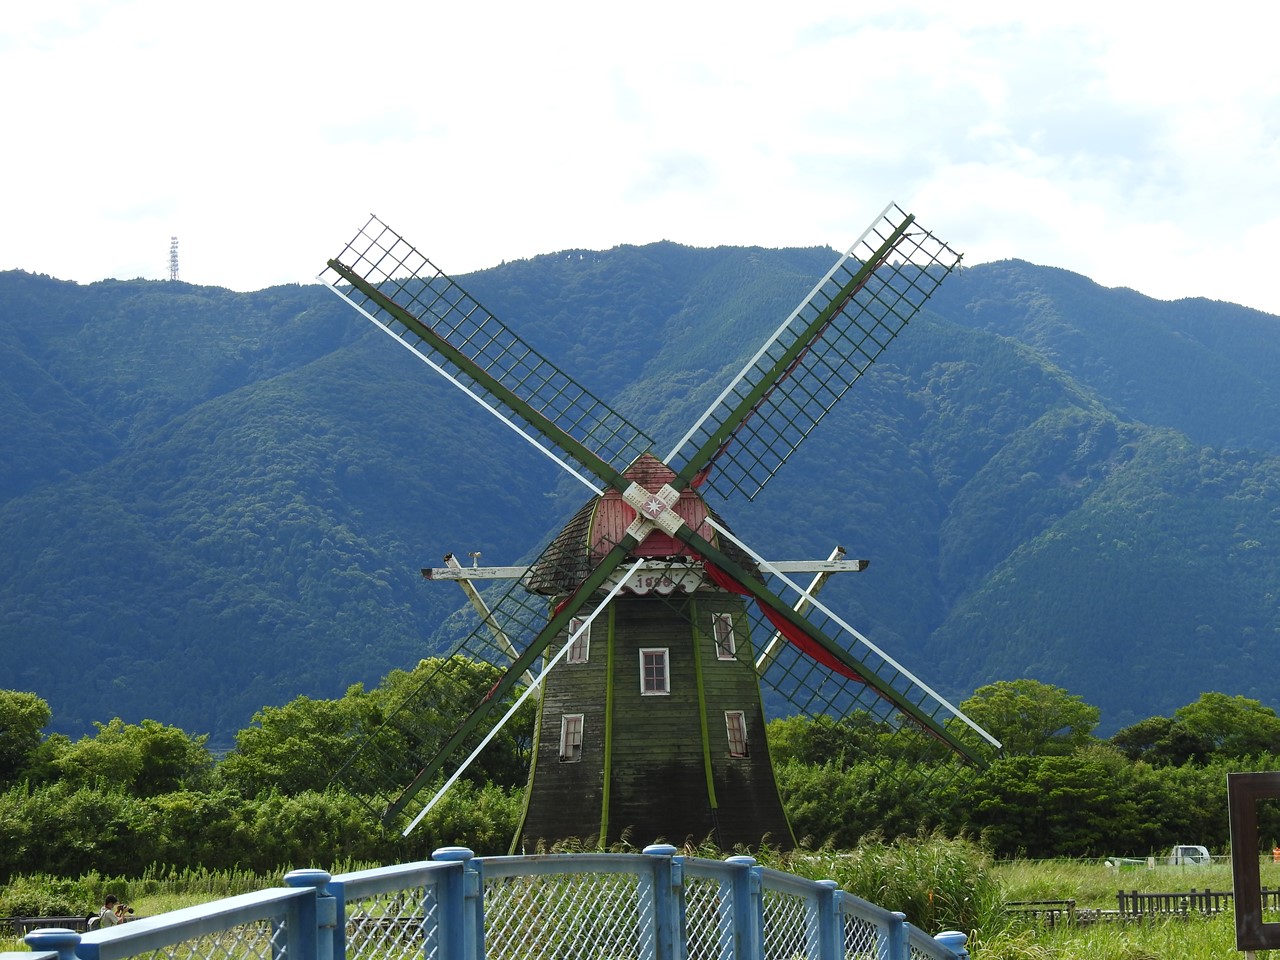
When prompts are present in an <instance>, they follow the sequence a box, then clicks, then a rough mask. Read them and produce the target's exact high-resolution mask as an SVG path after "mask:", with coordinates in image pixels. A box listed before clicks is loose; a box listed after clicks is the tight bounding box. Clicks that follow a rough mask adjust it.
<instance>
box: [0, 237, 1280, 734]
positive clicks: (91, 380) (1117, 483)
mask: <svg viewBox="0 0 1280 960" xmlns="http://www.w3.org/2000/svg"><path fill="white" fill-rule="evenodd" d="M834 256H835V254H834V253H833V252H832V251H830V250H825V249H803V250H800V249H793V250H764V249H758V248H716V249H711V250H705V249H693V248H688V247H682V246H679V245H677V244H672V243H659V244H652V245H649V246H644V247H619V248H616V249H614V250H610V251H607V252H593V251H585V250H583V251H578V250H574V251H564V252H561V253H557V254H550V255H546V256H542V257H537V258H533V259H530V260H524V261H518V262H513V263H507V264H504V265H502V266H500V267H495V268H493V269H490V270H486V271H482V272H479V273H476V274H473V275H470V276H467V277H464V278H461V279H462V282H463V284H464V285H465V286H466V287H467V288H468V289H469V290H470V291H471V292H472V293H473V294H475V295H476V296H477V297H478V298H479V299H480V300H481V301H482V302H484V303H485V305H486V306H487V307H489V308H490V309H491V310H492V311H494V312H495V313H496V314H498V315H499V316H501V317H503V318H504V319H505V320H506V321H507V322H508V323H509V324H510V325H511V326H513V327H514V328H516V329H517V330H518V331H519V332H520V333H521V334H522V335H524V336H525V338H526V339H528V340H529V341H531V342H532V343H533V344H535V345H536V346H537V347H538V348H539V349H540V350H541V351H542V352H543V353H544V354H545V355H547V356H548V357H550V358H551V359H552V360H554V361H555V362H556V363H557V364H559V365H560V366H561V367H562V368H564V369H566V370H567V371H569V372H570V373H572V374H573V375H574V376H576V377H577V378H578V379H579V380H580V381H581V382H582V383H584V384H585V385H586V386H588V387H589V388H590V389H592V390H593V391H594V392H595V393H597V394H598V395H600V396H602V397H603V398H605V399H606V400H608V401H610V402H611V403H613V404H614V405H615V406H616V407H617V408H619V409H620V410H621V411H622V412H623V413H624V414H625V415H626V416H628V417H629V418H630V419H631V420H632V421H633V422H635V423H637V424H638V425H640V426H642V427H644V428H646V429H647V430H648V431H649V432H650V434H651V435H653V436H654V437H655V438H656V440H657V443H658V446H659V448H660V449H659V450H658V451H657V452H658V453H659V455H662V454H665V453H666V451H667V449H669V447H670V446H671V445H672V444H673V443H674V441H675V440H676V439H677V438H678V436H679V434H680V433H681V432H682V431H683V429H684V428H685V427H686V426H687V425H688V424H689V423H690V422H691V421H692V419H693V418H694V417H695V416H696V414H697V413H698V412H700V411H701V410H702V409H703V408H704V407H705V406H706V405H707V404H708V403H709V402H710V401H711V399H713V398H714V396H715V394H716V393H717V392H718V391H719V389H720V388H721V387H722V386H723V384H724V382H725V381H726V379H727V378H728V377H729V376H730V375H731V374H732V373H733V372H734V371H736V370H737V368H738V367H739V366H740V365H741V364H742V363H743V362H744V361H745V359H746V358H747V357H748V356H749V355H750V354H751V352H753V351H754V349H755V348H756V346H758V344H759V342H760V341H761V340H762V339H763V338H764V336H765V335H766V334H767V333H768V332H770V331H771V330H772V329H773V328H774V327H775V326H776V325H777V324H778V323H779V322H780V321H781V319H782V318H783V317H785V316H786V314H787V313H788V312H789V311H790V309H791V308H792V307H793V306H794V304H795V303H796V302H797V301H798V300H799V299H800V298H801V297H802V296H803V295H804V294H805V293H806V292H807V291H808V290H809V288H810V287H811V286H812V285H813V283H814V281H815V280H816V279H817V277H818V276H820V275H821V274H822V273H823V272H824V271H825V270H826V268H827V267H828V266H829V265H830V263H831V261H832V260H833V259H834ZM1278 361H1280V318H1276V317H1272V316H1268V315H1265V314H1261V313H1258V312H1256V311H1251V310H1247V309H1245V308H1241V307H1237V306H1233V305H1230V304H1224V303H1215V302H1209V301H1203V300H1185V301H1178V302H1173V303H1166V302H1159V301H1154V300H1151V299H1149V298H1146V297H1143V296H1141V295H1139V294H1136V293H1133V292H1132V291H1128V290H1109V289H1104V288H1101V287H1099V286H1097V285H1096V284H1093V283H1092V282H1091V281H1089V280H1087V279H1085V278H1083V277H1080V276H1077V275H1074V274H1070V273H1067V272H1065V271H1061V270H1056V269H1051V268H1046V267H1038V266H1033V265H1031V264H1027V263H1022V262H1018V261H1005V262H1000V263H993V264H985V265H981V266H977V267H972V268H967V269H965V270H964V271H962V272H960V273H958V274H956V275H954V276H952V277H950V278H948V280H947V281H946V282H945V283H944V284H943V286H942V288H941V290H940V292H939V294H938V296H936V297H935V298H934V299H933V300H931V301H930V302H929V304H928V305H927V308H926V311H925V313H924V314H923V315H922V316H921V317H920V318H918V319H917V320H916V321H915V322H913V323H912V324H911V325H910V326H909V327H908V328H907V330H906V332H905V333H904V334H903V335H902V337H900V338H899V342H897V343H895V344H894V345H893V346H892V348H891V349H890V350H889V351H888V352H887V353H886V354H885V356H884V358H882V360H881V361H880V363H878V364H877V365H876V367H874V368H873V370H872V371H871V373H869V374H868V375H867V376H866V377H865V378H864V379H863V380H862V381H860V382H859V383H858V384H857V385H856V386H855V388H854V389H853V390H852V391H851V392H850V394H849V395H848V396H847V397H846V398H845V400H844V401H843V402H842V403H841V404H840V405H839V406H837V407H836V409H835V410H834V411H833V413H832V414H831V415H830V416H829V417H828V418H827V419H826V420H825V421H824V422H823V424H822V425H821V426H820V427H819V429H818V430H817V431H816V432H815V433H814V434H813V435H812V436H811V437H810V438H809V439H808V440H807V441H806V443H805V444H804V445H803V446H802V447H801V449H800V451H799V452H798V453H797V455H796V456H795V457H794V458H793V460H792V461H791V462H790V463H789V464H788V465H787V467H786V468H785V469H784V470H783V471H782V472H781V473H780V474H779V476H778V477H777V478H776V479H775V481H774V482H773V483H772V484H771V485H770V486H769V487H768V488H767V489H766V491H765V492H764V493H763V494H762V495H761V496H760V497H759V498H757V500H756V501H755V502H754V503H736V502H735V503H731V504H727V505H725V507H724V510H723V512H724V514H725V516H726V517H727V519H728V520H729V522H730V523H731V524H733V526H734V527H735V528H736V529H737V530H738V531H739V532H741V533H743V534H744V535H745V536H746V538H747V539H748V541H749V542H752V543H754V544H756V545H759V546H760V547H762V548H764V549H766V550H767V552H769V553H770V554H771V555H772V556H774V557H776V558H779V559H794V558H801V557H816V556H825V555H826V554H827V552H828V551H829V550H830V548H831V546H832V545H833V544H834V543H836V542H839V543H842V544H844V545H845V546H846V547H847V548H848V549H849V551H850V555H851V556H857V557H865V558H867V559H870V560H871V561H872V564H871V567H870V568H869V569H868V570H867V571H866V572H864V573H861V574H858V575H856V576H852V575H851V576H847V577H845V578H843V579H840V578H837V580H835V581H833V583H832V584H831V586H829V587H828V593H827V594H825V595H824V596H825V598H826V599H827V600H828V602H829V603H830V604H831V605H832V606H834V607H835V608H837V609H838V610H840V611H841V612H842V613H843V614H844V615H845V616H846V619H848V620H849V621H850V622H851V623H852V624H853V625H855V626H856V627H858V628H859V629H860V630H862V631H863V632H864V633H866V634H867V635H868V636H870V637H871V638H873V639H874V640H876V641H877V642H878V643H880V644H881V645H882V646H884V647H885V648H886V649H888V650H889V651H890V652H892V653H894V654H895V655H896V656H898V657H899V658H900V659H901V660H903V661H904V662H905V663H906V664H907V665H908V666H911V667H913V668H915V669H917V670H918V672H919V673H920V674H921V675H922V676H923V678H924V679H926V680H927V681H929V682H930V683H931V684H933V685H934V686H936V687H938V688H939V689H940V690H941V691H942V692H943V693H946V694H949V695H951V696H953V697H955V698H957V699H963V698H964V697H965V696H967V695H968V694H969V693H970V692H972V691H973V690H974V689H975V688H976V687H978V686H980V685H982V684H986V683H990V682H993V681H996V680H1005V679H1016V678H1021V677H1029V678H1036V679H1040V680H1043V681H1045V682H1048V683H1053V684H1056V685H1059V686H1062V687H1064V688H1066V689H1068V690H1070V691H1071V692H1072V693H1074V694H1078V695H1080V696H1082V697H1083V698H1084V699H1085V700H1086V701H1087V702H1089V703H1092V704H1095V705H1097V706H1099V707H1101V709H1102V724H1101V727H1100V728H1099V730H1100V732H1101V733H1103V734H1106V733H1109V732H1111V731H1113V730H1115V729H1116V728H1118V727H1121V726H1125V725H1127V724H1130V723H1133V722H1135V721H1137V720H1141V719H1144V718H1146V717H1149V716H1153V715H1159V714H1168V713H1171V712H1172V711H1173V710H1174V709H1175V708H1177V707H1179V706H1181V705H1183V704H1186V703H1189V702H1191V701H1193V700H1195V699H1196V697H1197V696H1198V695H1199V694H1200V693H1201V692H1203V691H1206V690H1216V691H1222V692H1225V693H1228V694H1233V695H1234V694H1240V695H1244V696H1247V697H1251V698H1256V699H1258V700H1260V701H1262V702H1263V703H1265V704H1268V705H1271V706H1278V705H1280V693H1278V692H1277V690H1276V688H1275V686H1274V685H1273V684H1272V683H1270V682H1269V681H1270V678H1269V676H1268V673H1269V670H1268V668H1269V667H1270V665H1271V660H1272V659H1273V655H1274V652H1275V650H1276V649H1277V641H1278V640H1280V634H1278V631H1280V609H1278V605H1277V599H1276V598H1277V596H1278V595H1280V583H1277V578H1278V574H1277V570H1278V569H1280V564H1278V563H1277V560H1280V556H1278V554H1280V457H1278V454H1280V416H1278V415H1277V414H1280V396H1278V395H1277V389H1276V377H1275V374H1274V373H1273V372H1272V371H1274V370H1276V369H1277V368H1278ZM0 450H2V451H3V455H0V539H2V542H3V544H4V549H3V550H2V551H0V644H2V645H3V652H4V656H3V657H2V658H0V688H12V689H20V690H30V691H33V692H36V693H38V694H39V695H40V696H41V697H44V698H45V699H46V700H48V702H49V703H50V705H51V706H52V707H53V714H54V718H55V728H56V729H58V730H60V731H62V732H67V733H71V734H73V735H74V734H79V733H81V732H83V731H85V730H87V729H89V727H90V724H91V723H92V722H93V721H106V720H109V719H111V718H112V717H114V716H120V717H122V718H123V719H125V720H126V721H129V722H137V721H138V720H140V719H142V718H152V719H156V720H160V721H162V722H164V723H168V724H173V725H176V726H180V727H182V728H184V729H186V730H189V731H191V732H193V733H205V732H207V733H210V734H211V742H212V743H213V744H214V745H228V744H229V743H230V740H231V737H232V736H233V735H234V733H235V732H236V731H238V730H240V729H242V728H243V727H244V726H246V725H247V724H248V722H249V720H250V718H251V717H252V715H253V713H254V711H255V710H257V709H259V708H261V707H262V706H264V705H267V704H283V703H285V702H287V701H289V700H291V699H292V698H294V697H296V696H298V695H301V694H305V695H309V696H315V697H333V696H337V695H340V694H341V693H342V691H343V690H345V689H346V687H347V686H348V685H350V684H353V683H357V682H361V683H365V684H366V685H371V684H373V683H376V682H377V681H378V679H379V678H381V677H382V676H383V675H384V674H385V673H386V672H387V671H388V670H390V669H392V668H395V667H407V666H411V665H412V664H414V663H416V662H417V660H418V658H419V657H421V656H424V655H426V654H428V653H431V652H434V651H435V650H437V649H438V648H439V646H440V645H441V644H442V643H444V642H446V639H447V637H448V635H449V630H450V629H451V627H452V626H453V623H454V622H455V621H456V618H454V620H453V621H451V618H450V614H451V613H452V612H453V611H454V610H455V609H456V608H457V607H458V606H459V604H460V601H461V594H460V593H459V592H457V590H456V588H455V587H452V586H451V585H449V584H431V583H425V582H423V581H422V579H421V578H420V576H419V574H418V569H419V567H422V566H426V565H430V564H434V563H436V562H437V561H438V559H439V557H440V555H441V554H443V553H445V552H448V551H458V552H459V553H460V554H463V555H465V554H466V553H468V552H470V551H473V550H479V551H482V552H483V556H484V559H485V562H490V563H508V562H516V561H518V560H520V559H522V558H526V559H527V558H528V557H529V556H531V555H532V553H533V551H534V550H535V548H536V547H537V546H538V545H539V544H540V543H541V542H542V541H543V540H544V539H545V538H546V537H547V536H549V535H550V534H551V533H553V532H554V530H555V529H556V528H557V524H558V523H560V522H562V521H563V520H564V519H566V518H567V517H568V515H569V514H570V513H571V512H572V511H573V510H574V509H575V508H576V507H577V506H579V505H580V503H581V502H582V501H583V500H584V499H585V497H586V495H587V492H586V490H585V488H582V487H581V486H580V485H578V484H576V483H575V482H574V481H572V480H569V479H566V478H564V477H563V476H562V474H561V473H560V471H558V469H557V468H556V467H555V466H554V465H553V464H551V463H550V462H549V461H548V460H546V458H544V457H542V456H541V455H540V454H538V453H537V452H536V451H534V450H533V449H532V448H530V447H528V446H527V445H525V444H523V442H522V441H520V440H519V438H517V437H516V436H515V435H514V434H512V433H511V432H510V431H508V430H507V429H505V428H504V427H503V426H502V425H501V424H500V423H499V422H498V421H497V420H496V419H495V418H493V417H491V416H489V415H488V414H486V413H484V412H483V411H481V410H479V408H477V407H475V406H474V404H473V403H472V402H471V401H469V400H467V399H466V398H465V397H463V396H462V395H461V394H459V393H458V392H457V391H456V390H454V389H453V388H452V387H450V386H448V385H447V384H445V383H443V382H442V381H441V379H440V378H439V377H438V376H436V375H435V374H434V373H432V372H431V371H430V370H428V369H427V368H425V367H423V366H422V365H421V364H419V363H417V361H415V360H414V359H413V358H412V357H411V356H410V355H409V354H408V353H407V352H406V351H403V350H398V349H395V345H394V344H392V343H390V341H389V340H388V339H386V338H385V337H382V336H380V335H379V334H378V333H377V331H375V330H374V329H373V328H372V327H371V326H370V325H369V324H367V323H366V322H365V321H363V320H361V319H360V317H359V316H358V315H356V314H355V313H354V312H353V311H351V310H350V308H349V307H347V306H346V305H345V304H344V303H343V302H342V301H340V300H339V299H338V298H337V297H334V296H332V295H331V294H330V293H329V292H328V291H326V290H325V289H323V288H322V287H319V286H285V287H276V288H272V289H268V290H263V291H260V292H257V293H252V294H237V293H231V292H229V291H226V290H222V289H218V288H211V287H196V286H192V285H189V284H184V283H179V282H149V281H141V280H139V281H128V282H120V281H104V282H101V283H95V284H90V285H77V284H73V283H66V282H62V281H58V280H55V279H51V278H49V277H44V276H35V275H31V274H27V273H22V272H8V273H0Z"/></svg>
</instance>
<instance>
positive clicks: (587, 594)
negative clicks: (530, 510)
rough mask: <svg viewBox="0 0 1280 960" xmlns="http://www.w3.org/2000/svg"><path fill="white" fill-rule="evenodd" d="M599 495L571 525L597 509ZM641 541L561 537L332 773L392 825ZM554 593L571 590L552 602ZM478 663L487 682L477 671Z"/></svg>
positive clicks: (430, 664)
mask: <svg viewBox="0 0 1280 960" xmlns="http://www.w3.org/2000/svg"><path fill="white" fill-rule="evenodd" d="M593 502H594V500H592V501H588V503H587V504H586V505H585V506H584V507H583V509H582V510H580V511H579V512H578V514H577V515H576V516H575V518H574V519H573V520H570V526H573V525H574V524H575V523H578V524H581V523H585V522H586V520H587V519H589V516H590V514H589V507H590V506H591V505H592V503H593ZM584 518H585V519H584ZM636 542H637V541H636V540H635V538H634V537H632V536H630V535H629V534H624V535H622V536H621V537H620V538H618V539H617V541H616V542H609V541H604V540H599V541H598V548H597V554H596V555H595V556H592V557H586V556H584V555H582V554H580V553H577V552H567V551H566V550H565V547H564V544H563V543H562V542H561V541H559V540H553V541H552V542H551V544H550V545H548V546H547V548H546V549H544V550H543V552H542V554H541V555H540V556H539V557H538V559H537V560H536V561H535V563H534V564H533V565H532V566H531V567H530V568H529V571H528V572H527V573H526V574H525V576H523V577H521V578H520V579H519V580H516V581H514V582H512V583H511V584H510V585H509V586H508V587H507V589H506V591H505V592H503V593H502V595H501V596H500V598H499V599H498V600H497V601H496V602H494V603H489V604H486V609H487V610H488V614H489V615H488V616H487V617H484V618H483V619H481V620H480V622H478V623H477V624H476V626H475V628H474V629H473V630H471V631H470V632H469V633H468V634H467V635H466V636H464V637H463V638H462V639H461V640H460V641H459V642H458V643H457V644H455V645H454V646H453V648H452V649H451V650H450V651H449V653H448V655H447V656H445V657H441V658H437V659H435V660H431V661H424V663H425V664H426V667H425V669H424V670H423V672H422V674H421V675H420V676H417V675H415V680H416V682H415V683H413V684H412V685H411V686H409V687H407V689H405V690H404V691H403V692H402V693H401V695H400V696H399V698H398V699H397V700H396V702H395V703H393V704H391V705H390V706H389V707H388V709H387V710H386V711H385V712H384V714H383V716H382V717H381V719H380V721H379V722H375V723H373V724H372V725H371V726H370V729H369V730H368V731H367V732H366V733H365V735H364V736H363V737H362V738H361V740H360V742H359V743H358V744H357V746H356V747H355V750H354V751H353V753H352V755H351V757H350V758H349V759H348V760H347V762H346V763H345V764H344V765H343V766H342V768H341V769H340V770H339V771H338V773H337V774H335V776H334V778H333V780H334V782H335V783H338V784H341V785H342V786H344V787H346V788H347V789H348V790H349V791H351V792H352V793H353V794H355V795H356V796H358V797H360V798H361V799H362V800H363V801H364V802H365V803H366V805H367V806H368V807H369V808H370V809H371V810H372V811H373V812H374V813H376V814H377V815H378V816H379V817H380V818H381V819H382V821H383V823H384V825H386V826H388V827H390V826H393V825H394V824H396V823H397V822H398V820H399V818H400V816H401V814H402V813H403V811H404V810H405V808H406V807H407V806H408V805H409V803H410V802H411V801H412V800H413V798H414V797H415V796H416V795H417V794H418V793H420V792H421V791H422V790H423V789H424V788H425V787H426V786H428V785H429V784H431V783H433V782H434V781H435V780H436V779H437V778H439V777H440V776H441V775H442V773H443V772H444V771H445V769H446V768H447V767H448V765H449V764H450V762H452V761H453V760H454V759H455V758H456V757H458V756H459V755H461V754H462V753H463V751H466V750H472V749H474V748H475V747H476V746H477V744H478V743H479V741H480V740H482V739H484V738H485V736H486V734H487V733H488V732H489V730H490V729H491V728H492V727H493V725H494V723H495V722H496V720H497V718H499V717H500V716H501V715H502V713H503V711H504V710H505V709H507V708H509V707H510V706H511V703H512V701H513V699H514V698H516V697H517V696H518V693H519V691H518V689H517V688H518V687H520V685H521V684H522V683H523V682H524V678H525V677H526V675H527V674H528V673H529V672H530V671H531V670H532V669H533V668H534V666H535V664H536V662H537V660H538V658H539V657H541V656H542V655H543V652H544V651H545V650H546V649H547V647H548V645H549V644H550V643H551V641H552V640H554V639H555V638H556V637H557V636H559V635H561V634H563V633H564V631H565V630H566V628H567V626H568V624H569V621H570V620H571V619H572V618H573V617H574V616H575V615H576V614H577V613H578V612H579V611H580V610H581V609H582V608H583V607H584V606H586V605H587V604H588V603H590V602H591V599H592V597H593V595H595V594H597V593H598V592H600V591H604V590H607V589H608V588H609V586H610V585H611V583H610V581H611V579H613V580H616V579H617V578H616V577H614V574H615V571H617V570H618V568H619V567H621V566H622V565H623V563H624V562H625V561H627V559H628V556H629V553H630V551H631V550H632V549H633V548H634V547H635V546H636ZM539 569H541V570H555V571H556V580H555V582H553V583H552V582H547V580H546V577H545V576H544V575H542V574H539V573H538V570H539ZM623 579H624V580H625V577H624V578H623ZM552 596H557V597H564V598H565V599H564V600H563V601H561V602H560V603H558V604H557V605H556V606H555V608H554V609H550V598H551V597H552ZM477 671H479V672H480V674H481V675H482V677H483V680H484V682H483V683H478V682H476V681H475V679H474V677H475V675H476V672H477Z"/></svg>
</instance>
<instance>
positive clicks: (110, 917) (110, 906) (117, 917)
mask: <svg viewBox="0 0 1280 960" xmlns="http://www.w3.org/2000/svg"><path fill="white" fill-rule="evenodd" d="M131 913H133V907H127V906H125V905H124V904H123V903H121V902H120V901H119V900H118V899H117V898H116V895H115V894H114V893H108V894H107V898H106V899H105V900H103V901H102V909H101V910H99V911H98V923H97V927H98V929H101V928H103V927H114V926H115V925H116V924H117V923H124V922H125V921H126V920H128V919H129V914H131Z"/></svg>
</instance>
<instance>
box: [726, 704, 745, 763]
mask: <svg viewBox="0 0 1280 960" xmlns="http://www.w3.org/2000/svg"><path fill="white" fill-rule="evenodd" d="M724 732H725V736H727V737H728V738H729V756H731V757H735V758H737V757H749V756H751V745H750V744H749V743H748V742H747V715H746V712H745V711H742V710H726V711H725V712H724Z"/></svg>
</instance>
